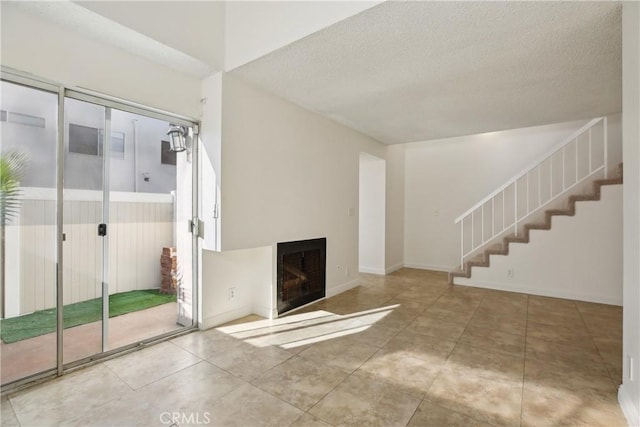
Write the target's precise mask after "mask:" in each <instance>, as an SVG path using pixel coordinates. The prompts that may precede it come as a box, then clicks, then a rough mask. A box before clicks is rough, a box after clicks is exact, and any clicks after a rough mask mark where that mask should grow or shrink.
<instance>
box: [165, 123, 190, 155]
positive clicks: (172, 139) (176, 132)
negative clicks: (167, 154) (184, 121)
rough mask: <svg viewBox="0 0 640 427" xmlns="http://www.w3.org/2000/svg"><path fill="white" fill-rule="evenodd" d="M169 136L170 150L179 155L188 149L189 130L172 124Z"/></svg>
mask: <svg viewBox="0 0 640 427" xmlns="http://www.w3.org/2000/svg"><path fill="white" fill-rule="evenodd" d="M167 135H169V150H171V151H174V152H176V153H179V152H181V151H185V150H186V149H187V135H188V130H187V129H186V128H185V127H184V126H180V125H173V124H172V125H171V126H170V127H169V132H167Z"/></svg>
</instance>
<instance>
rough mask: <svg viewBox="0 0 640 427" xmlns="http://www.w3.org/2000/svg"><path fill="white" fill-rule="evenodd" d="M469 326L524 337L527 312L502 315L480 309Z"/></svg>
mask: <svg viewBox="0 0 640 427" xmlns="http://www.w3.org/2000/svg"><path fill="white" fill-rule="evenodd" d="M469 324H471V325H474V326H479V327H483V328H487V329H493V330H496V331H500V332H506V333H509V334H514V335H524V334H525V331H526V328H527V316H526V312H524V313H521V312H517V313H509V314H502V313H499V312H494V311H491V310H486V309H482V307H480V308H478V310H476V312H475V313H474V315H473V317H472V318H471V320H470V321H469Z"/></svg>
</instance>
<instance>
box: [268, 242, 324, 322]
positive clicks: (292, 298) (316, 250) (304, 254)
mask: <svg viewBox="0 0 640 427" xmlns="http://www.w3.org/2000/svg"><path fill="white" fill-rule="evenodd" d="M326 254H327V239H326V238H321V239H311V240H300V241H296V242H284V243H278V272H277V274H278V288H277V291H278V314H282V313H285V312H287V311H289V310H293V309H294V308H297V307H300V306H302V305H305V304H308V303H310V302H312V301H315V300H318V299H320V298H323V297H324V296H325V286H326V285H325V271H326V262H327V260H326V258H327V257H326Z"/></svg>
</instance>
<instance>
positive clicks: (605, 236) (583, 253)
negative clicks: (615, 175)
mask: <svg viewBox="0 0 640 427" xmlns="http://www.w3.org/2000/svg"><path fill="white" fill-rule="evenodd" d="M530 233H531V234H530V241H529V243H527V244H518V243H516V244H514V243H512V244H510V245H509V255H508V256H496V255H492V256H491V265H490V267H488V268H477V267H474V268H473V270H472V271H473V274H472V276H471V278H470V279H465V278H456V280H455V283H456V284H461V285H469V286H478V287H483V288H490V289H500V290H505V291H510V292H521V293H528V294H533V295H545V296H552V297H557V298H569V299H576V300H580V301H591V302H598V303H604V304H615V305H622V244H621V242H622V186H621V185H615V186H605V187H602V199H601V200H600V201H597V202H579V203H578V204H577V205H576V215H575V216H573V217H568V216H556V217H553V219H552V228H551V230H532V231H531V232H530ZM542 266H544V268H541V267H542ZM509 270H511V272H512V277H509Z"/></svg>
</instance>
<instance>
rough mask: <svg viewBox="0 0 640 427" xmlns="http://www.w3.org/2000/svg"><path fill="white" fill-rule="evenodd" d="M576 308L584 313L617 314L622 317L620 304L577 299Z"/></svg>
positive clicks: (598, 314) (616, 315)
mask: <svg viewBox="0 0 640 427" xmlns="http://www.w3.org/2000/svg"><path fill="white" fill-rule="evenodd" d="M575 304H576V308H577V309H578V311H580V313H582V314H583V315H597V316H615V317H619V318H620V319H622V307H621V306H619V305H609V304H598V303H593V302H585V301H576V302H575Z"/></svg>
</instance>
